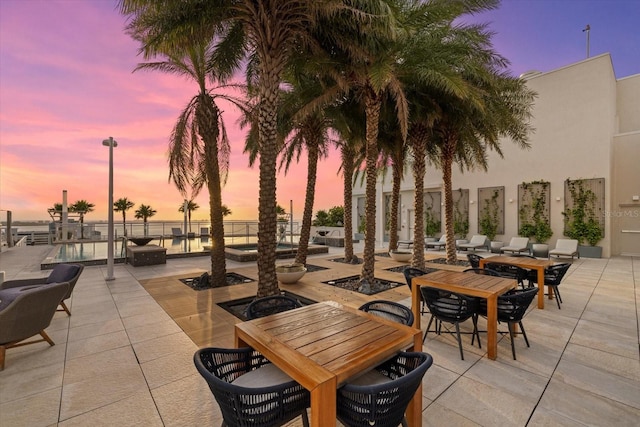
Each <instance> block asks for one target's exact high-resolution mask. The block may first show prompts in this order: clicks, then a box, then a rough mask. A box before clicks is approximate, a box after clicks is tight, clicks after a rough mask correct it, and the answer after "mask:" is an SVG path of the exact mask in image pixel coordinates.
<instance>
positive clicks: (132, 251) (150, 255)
mask: <svg viewBox="0 0 640 427" xmlns="http://www.w3.org/2000/svg"><path fill="white" fill-rule="evenodd" d="M127 261H128V262H129V264H131V265H132V266H134V267H140V266H143V265H156V264H166V263H167V249H166V248H163V247H160V246H158V245H145V246H127Z"/></svg>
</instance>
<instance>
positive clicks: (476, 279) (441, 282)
mask: <svg viewBox="0 0 640 427" xmlns="http://www.w3.org/2000/svg"><path fill="white" fill-rule="evenodd" d="M421 286H429V287H431V288H437V289H441V290H443V291H450V292H456V293H459V294H464V295H470V296H473V297H480V298H485V299H486V300H487V356H488V357H489V359H492V360H495V359H496V357H497V355H498V296H500V295H502V294H504V293H505V292H507V291H508V290H510V289H513V288H515V287H517V286H518V282H517V281H516V280H515V279H505V278H502V277H494V276H486V275H484V274H475V273H463V272H460V271H448V270H437V271H434V272H432V273H428V274H425V275H423V276H417V277H414V278H413V279H412V280H411V310H412V311H413V315H414V317H415V321H414V324H413V326H414V327H416V328H418V329H420V305H421V300H422V293H421V292H420V287H421Z"/></svg>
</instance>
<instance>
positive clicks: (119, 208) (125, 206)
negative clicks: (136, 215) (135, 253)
mask: <svg viewBox="0 0 640 427" xmlns="http://www.w3.org/2000/svg"><path fill="white" fill-rule="evenodd" d="M134 205H135V203H133V202H132V201H131V200H129V199H127V198H126V197H121V198H119V199H118V200H116V201H115V202H113V210H114V211H116V212H122V229H123V231H124V235H125V236H126V235H127V211H128V210H129V209H131V208H132V207H133V206H134Z"/></svg>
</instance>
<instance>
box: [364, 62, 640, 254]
mask: <svg viewBox="0 0 640 427" xmlns="http://www.w3.org/2000/svg"><path fill="white" fill-rule="evenodd" d="M523 78H525V79H526V80H527V85H528V86H529V87H530V88H531V89H533V90H534V91H536V92H537V93H538V96H537V98H536V100H535V106H534V108H533V119H532V126H533V127H534V128H535V132H534V133H533V134H531V135H530V138H529V142H530V144H531V148H530V149H529V150H522V149H520V148H519V147H518V146H517V145H516V144H514V143H512V142H511V141H509V140H508V139H505V140H503V141H502V143H501V147H502V151H503V154H504V157H503V158H500V157H499V156H498V155H497V154H496V153H493V152H490V153H489V159H488V165H489V167H488V171H487V172H485V171H472V172H464V173H461V172H460V170H459V168H458V167H457V166H456V165H454V169H453V188H454V189H456V190H462V191H459V193H458V194H457V196H456V197H457V198H458V199H459V203H458V207H459V208H462V209H466V210H467V211H468V220H469V233H468V236H469V237H470V236H471V235H473V234H477V233H479V230H478V217H479V210H480V209H479V208H478V206H479V202H480V204H482V203H484V202H483V200H486V197H487V195H489V194H493V192H494V191H498V192H499V193H500V196H499V201H500V203H501V205H502V208H503V211H504V215H503V216H502V218H501V224H500V225H501V229H500V230H499V234H498V236H497V237H496V240H503V241H507V242H508V241H509V239H510V238H511V237H513V236H517V234H518V221H519V214H518V212H519V207H518V205H519V200H520V199H519V194H518V191H519V190H518V187H519V185H520V184H522V183H523V182H534V181H547V182H549V195H548V200H549V202H548V203H549V217H550V222H551V227H552V229H553V236H552V237H551V239H550V240H549V242H548V243H549V244H550V246H551V247H553V246H555V242H556V240H557V239H558V238H563V229H564V221H563V218H564V217H563V215H562V212H563V210H565V207H566V206H565V203H566V202H567V197H568V195H567V191H566V189H565V181H566V180H567V179H571V180H575V179H589V180H591V181H590V182H591V183H592V184H593V186H594V187H593V189H594V191H595V192H596V193H597V194H598V198H599V199H600V202H601V205H600V206H599V208H598V216H599V218H598V219H599V221H601V223H602V225H603V230H604V238H603V239H602V240H601V241H600V242H599V243H598V245H599V246H601V247H602V256H604V257H609V256H612V255H640V74H636V75H633V76H629V77H624V78H621V79H616V77H615V73H614V69H613V64H612V61H611V57H610V55H609V54H603V55H599V56H595V57H592V58H588V59H586V60H584V61H580V62H578V63H575V64H571V65H568V66H566V67H562V68H559V69H556V70H553V71H549V72H545V73H541V72H530V73H526V74H525V75H524V76H523ZM390 177H391V174H390V173H388V174H386V177H385V178H383V177H382V176H381V177H380V178H379V179H378V184H377V195H376V205H377V217H376V230H377V233H376V236H377V239H378V240H380V241H382V240H386V238H387V237H388V233H387V232H385V230H384V224H385V218H386V217H387V216H388V210H389V198H390V191H391V182H390V179H391V178H390ZM415 185H416V184H415V183H414V182H413V177H412V174H411V172H410V166H408V167H407V172H406V173H405V177H404V180H403V182H402V184H401V199H400V207H399V229H398V234H399V237H400V239H411V238H412V237H413V225H414V216H413V210H414V208H413V193H414V188H415ZM422 185H423V186H424V189H425V192H426V193H425V204H429V207H431V208H432V212H435V213H436V214H437V215H440V209H438V208H439V206H441V202H442V200H443V198H441V189H442V173H441V171H440V170H438V169H435V168H433V167H428V169H427V174H426V177H425V180H424V183H422ZM520 191H522V190H520ZM353 194H354V195H353V197H354V199H353V206H354V217H353V223H354V224H355V227H356V228H357V225H358V224H359V222H360V217H361V215H363V214H364V194H365V189H364V186H359V185H356V186H355V187H354V191H353ZM441 219H442V222H443V225H442V229H441V230H442V231H444V215H442V217H441ZM385 233H387V235H385ZM440 234H441V233H437V235H440Z"/></svg>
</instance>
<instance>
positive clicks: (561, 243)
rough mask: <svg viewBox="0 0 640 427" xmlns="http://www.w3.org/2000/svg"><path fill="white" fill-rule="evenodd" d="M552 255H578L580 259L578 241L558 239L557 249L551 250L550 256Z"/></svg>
mask: <svg viewBox="0 0 640 427" xmlns="http://www.w3.org/2000/svg"><path fill="white" fill-rule="evenodd" d="M552 255H555V256H556V257H558V258H560V257H563V256H565V257H571V259H573V257H574V256H577V257H578V259H580V253H579V252H578V241H577V240H575V239H558V241H557V242H556V247H555V249H551V250H550V251H549V258H551V256H552Z"/></svg>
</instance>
